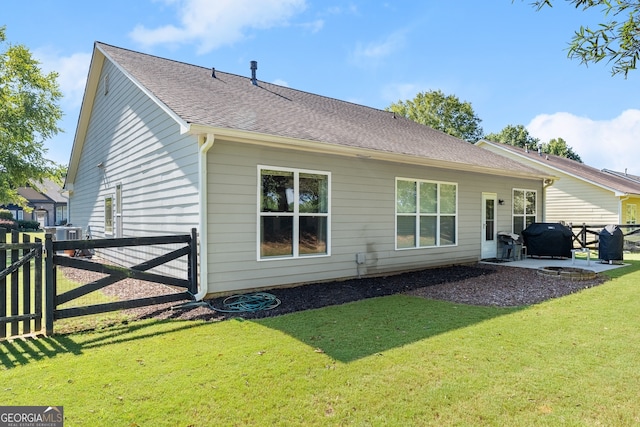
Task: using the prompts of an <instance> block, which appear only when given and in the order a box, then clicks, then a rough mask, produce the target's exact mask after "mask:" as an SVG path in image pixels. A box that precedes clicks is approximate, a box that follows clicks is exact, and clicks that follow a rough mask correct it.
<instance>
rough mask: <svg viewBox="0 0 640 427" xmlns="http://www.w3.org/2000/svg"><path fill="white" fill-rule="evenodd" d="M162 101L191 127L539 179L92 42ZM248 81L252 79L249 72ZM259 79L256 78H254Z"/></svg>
mask: <svg viewBox="0 0 640 427" xmlns="http://www.w3.org/2000/svg"><path fill="white" fill-rule="evenodd" d="M96 47H97V49H99V50H100V51H101V52H103V53H104V54H105V55H106V56H107V58H110V59H111V60H112V61H114V62H115V63H117V64H118V65H119V66H120V67H122V68H123V69H124V70H125V71H126V72H127V73H129V75H131V76H132V77H133V78H134V79H135V80H137V82H138V83H139V84H141V85H143V86H144V87H145V88H146V89H147V90H149V91H150V92H151V93H152V94H153V95H154V96H155V97H156V98H157V99H158V100H159V101H161V102H162V103H163V104H165V105H166V106H167V107H168V108H169V109H171V110H172V111H173V112H174V113H176V114H177V115H178V116H179V117H181V118H182V119H183V120H184V121H186V122H187V123H189V124H195V125H201V126H207V127H213V128H223V129H234V130H242V131H246V132H252V133H257V134H267V135H274V136H279V137H287V138H294V139H299V140H305V141H315V142H318V143H324V144H333V145H339V146H346V147H351V148H356V149H363V150H374V151H377V152H384V153H393V154H401V155H404V156H408V157H414V158H426V159H432V160H436V161H440V162H446V163H448V164H449V165H450V167H451V168H459V169H464V167H465V166H467V165H471V166H476V167H478V168H489V169H492V173H496V174H499V175H507V176H509V175H518V176H531V177H534V176H535V177H541V176H543V175H544V173H543V172H541V171H539V170H536V169H533V168H531V167H529V166H527V165H523V164H518V163H515V162H508V161H505V159H504V157H502V156H500V155H498V154H495V153H492V152H490V151H488V150H484V149H482V148H480V147H476V146H475V145H473V144H470V143H468V142H466V141H462V140H460V139H457V138H454V137H452V136H450V135H447V134H445V133H443V132H440V131H437V130H434V129H432V128H429V127H427V126H423V125H421V124H418V123H415V122H413V121H411V120H408V119H405V118H401V117H394V115H393V113H390V112H387V111H383V110H378V109H374V108H370V107H366V106H362V105H357V104H353V103H350V102H345V101H340V100H337V99H333V98H328V97H324V96H319V95H314V94H311V93H308V92H304V91H300V90H295V89H291V88H288V87H283V86H278V85H274V84H270V83H266V82H263V81H258V85H257V86H255V85H253V84H252V83H251V78H250V77H249V76H247V77H243V76H238V75H234V74H229V73H224V72H221V71H219V70H217V69H216V78H213V77H212V76H211V69H210V68H205V67H200V66H195V65H190V64H186V63H182V62H178V61H172V60H168V59H164V58H159V57H156V56H152V55H147V54H143V53H139V52H134V51H131V50H127V49H122V48H118V47H114V46H110V45H107V44H103V43H96ZM248 74H249V73H248ZM258 77H259V76H258Z"/></svg>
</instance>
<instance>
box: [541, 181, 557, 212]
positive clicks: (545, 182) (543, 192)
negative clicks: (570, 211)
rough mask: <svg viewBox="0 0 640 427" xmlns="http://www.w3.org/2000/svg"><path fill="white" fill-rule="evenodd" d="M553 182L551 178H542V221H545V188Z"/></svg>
mask: <svg viewBox="0 0 640 427" xmlns="http://www.w3.org/2000/svg"><path fill="white" fill-rule="evenodd" d="M553 184H554V181H553V180H552V179H548V178H545V179H544V180H542V222H546V221H547V188H548V187H551V186H552V185H553Z"/></svg>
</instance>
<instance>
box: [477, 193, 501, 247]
mask: <svg viewBox="0 0 640 427" xmlns="http://www.w3.org/2000/svg"><path fill="white" fill-rule="evenodd" d="M496 199H497V196H496V194H495V193H482V244H481V248H480V251H481V253H480V258H482V259H487V258H495V257H496V253H497V250H498V248H497V242H496V239H497V233H498V232H497V230H496Z"/></svg>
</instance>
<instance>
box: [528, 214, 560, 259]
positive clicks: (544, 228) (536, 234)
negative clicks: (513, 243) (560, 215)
mask: <svg viewBox="0 0 640 427" xmlns="http://www.w3.org/2000/svg"><path fill="white" fill-rule="evenodd" d="M572 236H573V233H572V232H571V229H570V228H569V227H567V226H565V225H562V224H560V223H550V222H534V223H533V224H530V225H529V226H528V227H527V228H525V229H524V230H522V238H523V239H524V243H525V245H526V246H527V254H529V255H531V256H548V257H563V258H571V246H572V245H571V237H572Z"/></svg>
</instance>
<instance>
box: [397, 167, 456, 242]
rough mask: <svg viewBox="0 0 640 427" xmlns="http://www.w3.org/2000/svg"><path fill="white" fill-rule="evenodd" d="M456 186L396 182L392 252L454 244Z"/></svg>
mask: <svg viewBox="0 0 640 427" xmlns="http://www.w3.org/2000/svg"><path fill="white" fill-rule="evenodd" d="M457 223H458V185H457V184H455V183H448V182H435V181H421V180H411V179H404V178H397V179H396V249H410V248H424V247H433V246H452V245H455V244H457V241H458V238H457Z"/></svg>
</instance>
